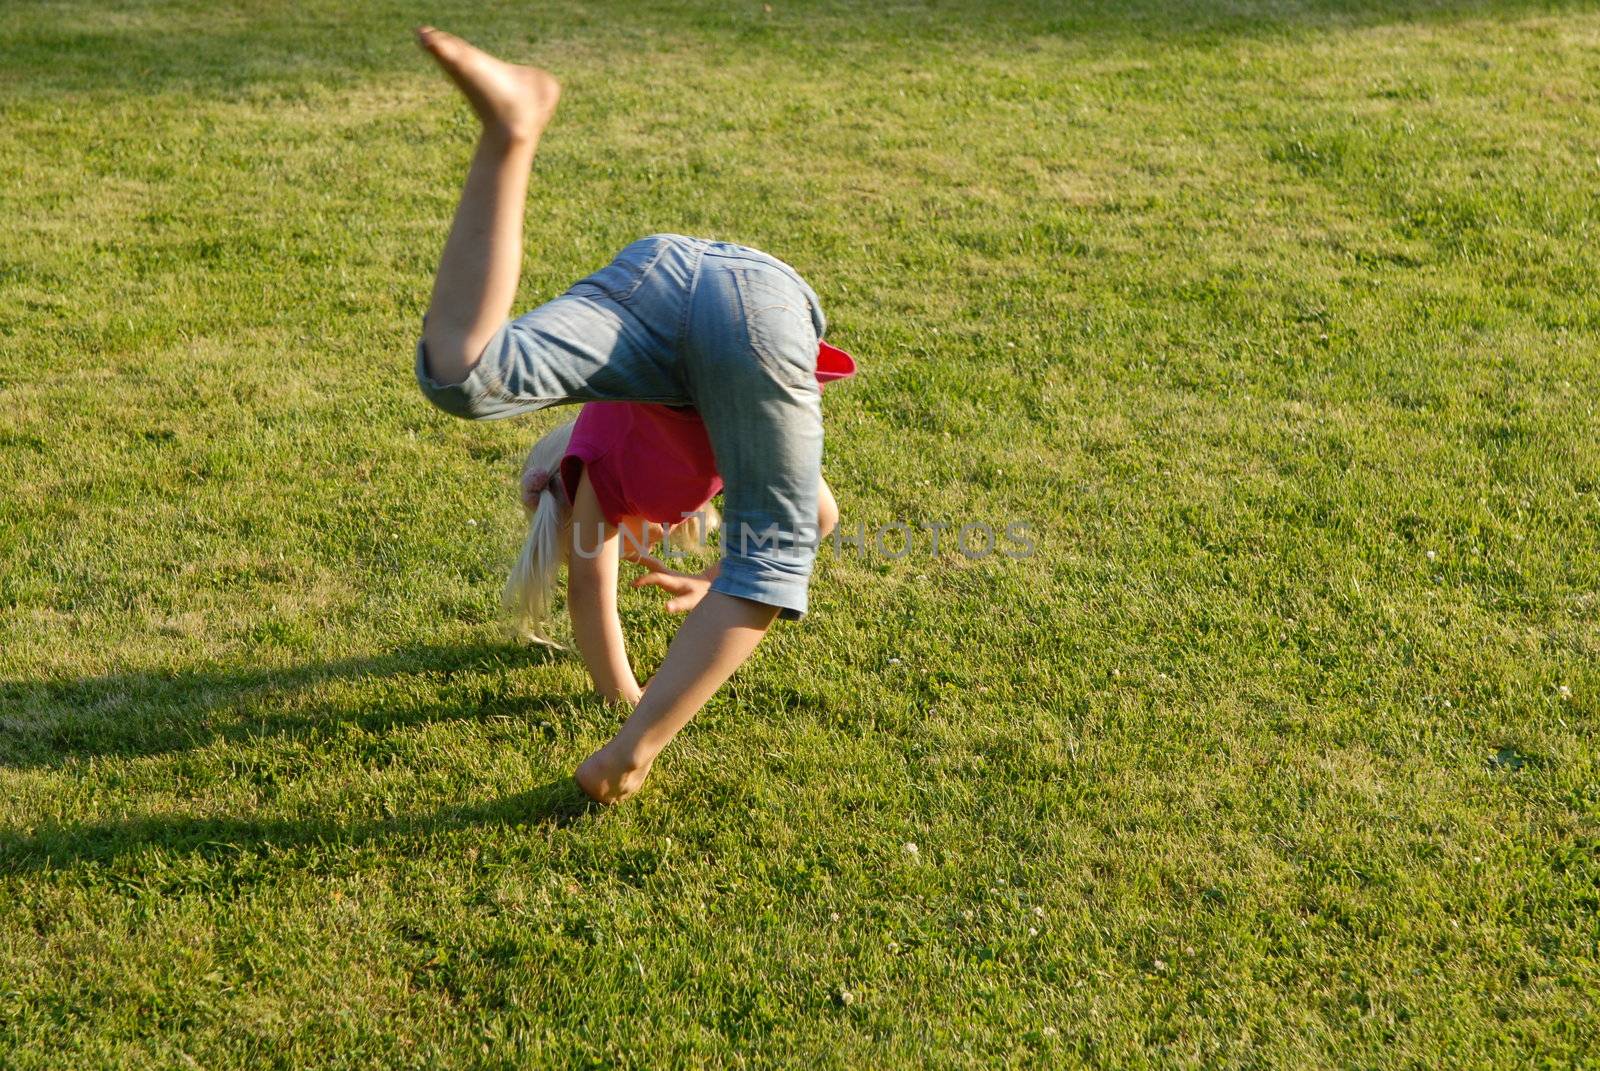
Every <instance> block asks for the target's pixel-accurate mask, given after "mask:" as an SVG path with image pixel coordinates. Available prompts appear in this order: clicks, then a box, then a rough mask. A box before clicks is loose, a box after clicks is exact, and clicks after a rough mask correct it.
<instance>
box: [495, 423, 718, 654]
mask: <svg viewBox="0 0 1600 1071" xmlns="http://www.w3.org/2000/svg"><path fill="white" fill-rule="evenodd" d="M576 423H577V421H575V420H569V421H567V422H566V423H565V424H561V425H558V426H557V427H554V428H551V429H550V430H549V431H548V432H546V433H545V435H544V437H543V438H541V439H540V440H539V441H538V442H536V443H534V444H533V449H532V450H529V451H528V456H527V458H526V459H525V460H524V461H523V462H522V476H521V478H520V479H519V480H518V481H517V487H518V496H517V497H518V498H519V499H520V500H521V501H522V508H523V511H524V512H525V513H526V514H527V516H528V535H527V538H526V539H524V540H523V543H522V553H521V554H520V555H519V556H518V557H517V562H516V564H515V565H513V566H512V567H511V575H510V576H509V577H507V578H506V586H505V591H504V592H502V593H501V596H500V601H501V604H502V605H503V606H504V607H505V609H506V613H507V614H509V615H510V618H511V631H512V634H513V635H515V636H516V637H517V638H518V639H521V640H526V641H528V642H531V643H539V644H543V645H545V646H546V647H556V648H560V649H562V650H565V649H566V648H565V647H563V646H562V645H561V644H559V643H557V642H556V641H555V640H552V639H551V638H550V637H549V636H547V635H545V625H546V624H547V623H548V621H549V617H550V601H551V596H552V593H553V592H554V591H555V587H556V577H557V574H558V573H559V572H560V570H561V565H562V563H563V562H565V561H566V559H567V545H568V541H567V538H566V535H567V529H568V527H569V526H570V525H571V523H572V503H571V499H572V496H574V495H576V494H577V493H578V489H577V488H576V487H566V486H564V484H565V481H562V482H563V486H562V487H561V491H562V492H564V493H557V490H556V480H557V478H558V475H559V473H558V471H557V470H558V469H559V468H560V466H561V459H562V458H563V457H565V456H566V453H567V446H568V445H569V444H570V443H571V441H572V428H573V425H574V424H576ZM530 477H542V478H543V481H544V482H543V487H542V488H541V489H540V491H539V494H538V498H537V499H536V500H535V501H534V503H533V504H532V505H530V504H529V503H528V501H527V498H526V496H524V495H523V494H522V493H521V490H522V488H523V487H526V486H527V481H528V480H529V478H530ZM721 523H722V518H721V517H720V516H719V515H718V514H717V508H716V507H715V506H713V505H712V504H711V503H710V502H707V503H706V504H705V505H703V506H701V507H700V510H699V512H697V513H692V514H690V515H689V516H688V517H685V518H684V519H683V520H681V521H679V522H678V523H677V524H675V525H673V526H672V528H671V530H670V531H669V532H668V534H667V540H668V542H669V543H670V544H671V545H672V547H673V548H674V549H677V550H680V551H684V552H686V553H693V552H695V551H703V550H705V549H706V540H707V539H708V538H709V537H710V534H711V533H712V532H715V531H716V530H717V528H718V527H719V526H720V524H721ZM625 539H626V537H625ZM627 542H630V543H631V540H627Z"/></svg>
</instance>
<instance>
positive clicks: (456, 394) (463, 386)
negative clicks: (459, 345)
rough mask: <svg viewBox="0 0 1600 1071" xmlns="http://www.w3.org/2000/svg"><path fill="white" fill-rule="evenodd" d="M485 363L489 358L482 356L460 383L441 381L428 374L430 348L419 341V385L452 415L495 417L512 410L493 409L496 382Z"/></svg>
mask: <svg viewBox="0 0 1600 1071" xmlns="http://www.w3.org/2000/svg"><path fill="white" fill-rule="evenodd" d="M485 365H486V362H482V360H480V362H478V363H477V365H474V367H472V371H470V373H467V378H466V379H462V381H461V383H451V384H443V383H438V381H437V379H434V376H430V375H427V351H426V349H424V346H422V339H418V341H416V386H418V387H421V391H422V395H424V397H426V399H427V400H429V402H432V403H434V405H437V407H438V408H442V410H445V411H446V413H450V415H451V416H459V418H462V419H494V418H496V416H510V413H498V411H494V410H496V408H499V407H498V405H496V403H494V399H493V397H491V394H493V391H494V386H496V384H494V383H493V379H491V373H490V370H488V368H486V367H485Z"/></svg>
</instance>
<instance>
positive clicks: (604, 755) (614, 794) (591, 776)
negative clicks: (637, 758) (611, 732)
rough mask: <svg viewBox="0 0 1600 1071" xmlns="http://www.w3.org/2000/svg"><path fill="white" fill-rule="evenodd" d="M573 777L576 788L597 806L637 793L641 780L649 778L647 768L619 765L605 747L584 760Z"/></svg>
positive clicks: (617, 760)
mask: <svg viewBox="0 0 1600 1071" xmlns="http://www.w3.org/2000/svg"><path fill="white" fill-rule="evenodd" d="M574 776H576V777H577V779H578V787H579V788H581V789H583V791H584V793H585V794H586V795H587V796H588V797H589V798H590V799H592V800H594V801H595V802H596V803H605V804H613V803H621V802H622V801H623V800H625V799H627V798H628V797H629V796H631V795H633V794H634V793H635V792H637V791H639V788H640V787H641V786H642V785H643V784H644V779H645V778H646V777H649V776H650V765H649V764H648V763H647V764H646V765H644V766H635V765H634V764H633V763H631V762H626V761H620V760H619V759H618V758H617V757H616V756H614V755H613V754H612V753H611V747H610V745H607V746H606V747H603V748H601V749H600V750H599V751H596V752H595V753H594V754H593V755H590V756H589V757H588V758H587V759H584V760H583V765H581V766H579V767H578V772H577V773H576V774H575V775H574Z"/></svg>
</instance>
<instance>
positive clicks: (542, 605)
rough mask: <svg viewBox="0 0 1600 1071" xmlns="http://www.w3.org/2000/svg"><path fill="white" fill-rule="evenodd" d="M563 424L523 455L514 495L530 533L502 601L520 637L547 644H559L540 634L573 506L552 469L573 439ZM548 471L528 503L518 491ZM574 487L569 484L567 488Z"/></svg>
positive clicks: (563, 556)
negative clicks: (532, 476)
mask: <svg viewBox="0 0 1600 1071" xmlns="http://www.w3.org/2000/svg"><path fill="white" fill-rule="evenodd" d="M575 423H577V421H575V420H569V421H567V422H566V423H565V424H561V425H558V426H557V427H554V428H551V429H550V430H549V431H548V432H546V433H545V435H544V437H543V438H542V439H540V440H539V441H538V442H536V443H534V444H533V449H532V450H529V451H528V457H527V460H525V461H523V463H522V479H519V480H518V481H517V487H518V491H519V493H518V496H517V497H518V498H519V500H522V508H523V511H524V512H525V513H527V515H528V537H527V539H525V540H523V543H522V554H521V555H520V556H519V557H518V558H517V563H516V564H515V565H513V566H512V567H511V575H510V576H509V577H507V578H506V588H505V591H504V592H503V593H502V594H501V596H500V602H501V604H502V605H503V606H504V607H505V608H506V612H507V613H509V614H510V615H511V631H512V633H513V634H515V635H516V636H517V637H518V638H519V639H524V640H529V641H532V642H533V643H542V644H544V645H546V646H547V647H560V646H561V644H559V643H556V642H555V641H554V640H552V639H551V638H550V637H549V636H546V635H545V634H544V626H545V622H546V621H547V620H548V619H549V617H550V595H551V592H552V591H554V590H555V586H556V574H557V573H558V572H559V571H560V568H561V563H562V561H564V560H565V559H566V556H567V541H566V539H565V538H564V533H565V531H566V528H567V525H568V524H570V523H571V521H572V506H571V505H570V504H569V502H568V501H567V498H566V496H565V495H559V494H557V493H556V469H557V468H558V467H559V466H560V464H561V459H562V457H564V456H565V455H566V452H567V444H568V443H569V442H571V441H572V426H573V425H574V424H575ZM538 473H546V474H548V476H549V478H548V480H547V481H546V483H545V485H544V488H543V489H542V490H541V491H540V492H539V497H538V499H537V500H536V501H535V503H534V504H533V505H532V506H530V505H529V504H528V502H527V501H526V499H525V498H524V496H523V495H522V494H521V493H520V491H521V488H522V487H523V486H525V485H524V483H523V480H526V479H527V478H528V476H529V475H530V474H538ZM573 491H576V488H571V489H568V493H569V494H570V493H571V492H573Z"/></svg>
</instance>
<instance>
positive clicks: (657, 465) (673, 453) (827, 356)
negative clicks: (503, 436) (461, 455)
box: [561, 342, 856, 526]
mask: <svg viewBox="0 0 1600 1071" xmlns="http://www.w3.org/2000/svg"><path fill="white" fill-rule="evenodd" d="M855 370H856V363H855V360H854V358H852V357H851V356H850V355H849V354H848V353H846V352H844V351H843V350H841V349H838V348H837V347H835V346H831V345H829V344H828V343H826V342H824V343H821V344H820V345H819V347H818V353H817V380H818V381H819V382H821V383H829V382H832V381H833V380H835V379H843V378H845V377H846V376H851V375H854V374H855ZM585 470H587V471H588V473H589V485H590V486H591V487H593V488H594V495H595V498H596V499H597V500H598V501H599V503H600V510H601V512H602V513H604V514H605V518H606V521H607V523H609V524H617V523H618V522H620V521H621V520H622V518H624V517H643V518H645V519H646V520H649V521H655V522H656V523H657V524H663V525H669V526H670V525H674V524H677V523H678V522H680V521H682V520H683V517H684V514H686V513H694V512H696V511H698V510H699V509H700V508H701V507H703V506H704V505H705V504H706V503H707V502H710V501H711V497H712V496H713V495H715V494H716V493H717V492H718V491H720V490H722V477H721V476H720V475H718V474H717V459H716V457H715V456H714V455H713V454H712V452H711V439H710V437H709V436H708V435H707V434H706V426H705V424H704V423H702V422H701V420H700V414H699V413H698V412H696V411H695V410H693V409H690V408H682V409H675V408H673V407H671V406H666V405H649V404H645V403H643V402H588V403H586V404H585V405H584V407H583V410H582V411H581V412H580V413H579V414H578V422H577V424H575V425H574V426H573V429H572V441H571V442H570V443H569V444H568V446H567V452H566V455H565V456H563V457H562V459H561V486H562V488H563V489H564V490H565V491H566V493H567V495H568V497H569V498H570V497H571V496H572V495H574V494H576V493H577V490H578V479H579V477H580V476H581V475H582V474H583V472H584V471H585Z"/></svg>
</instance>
